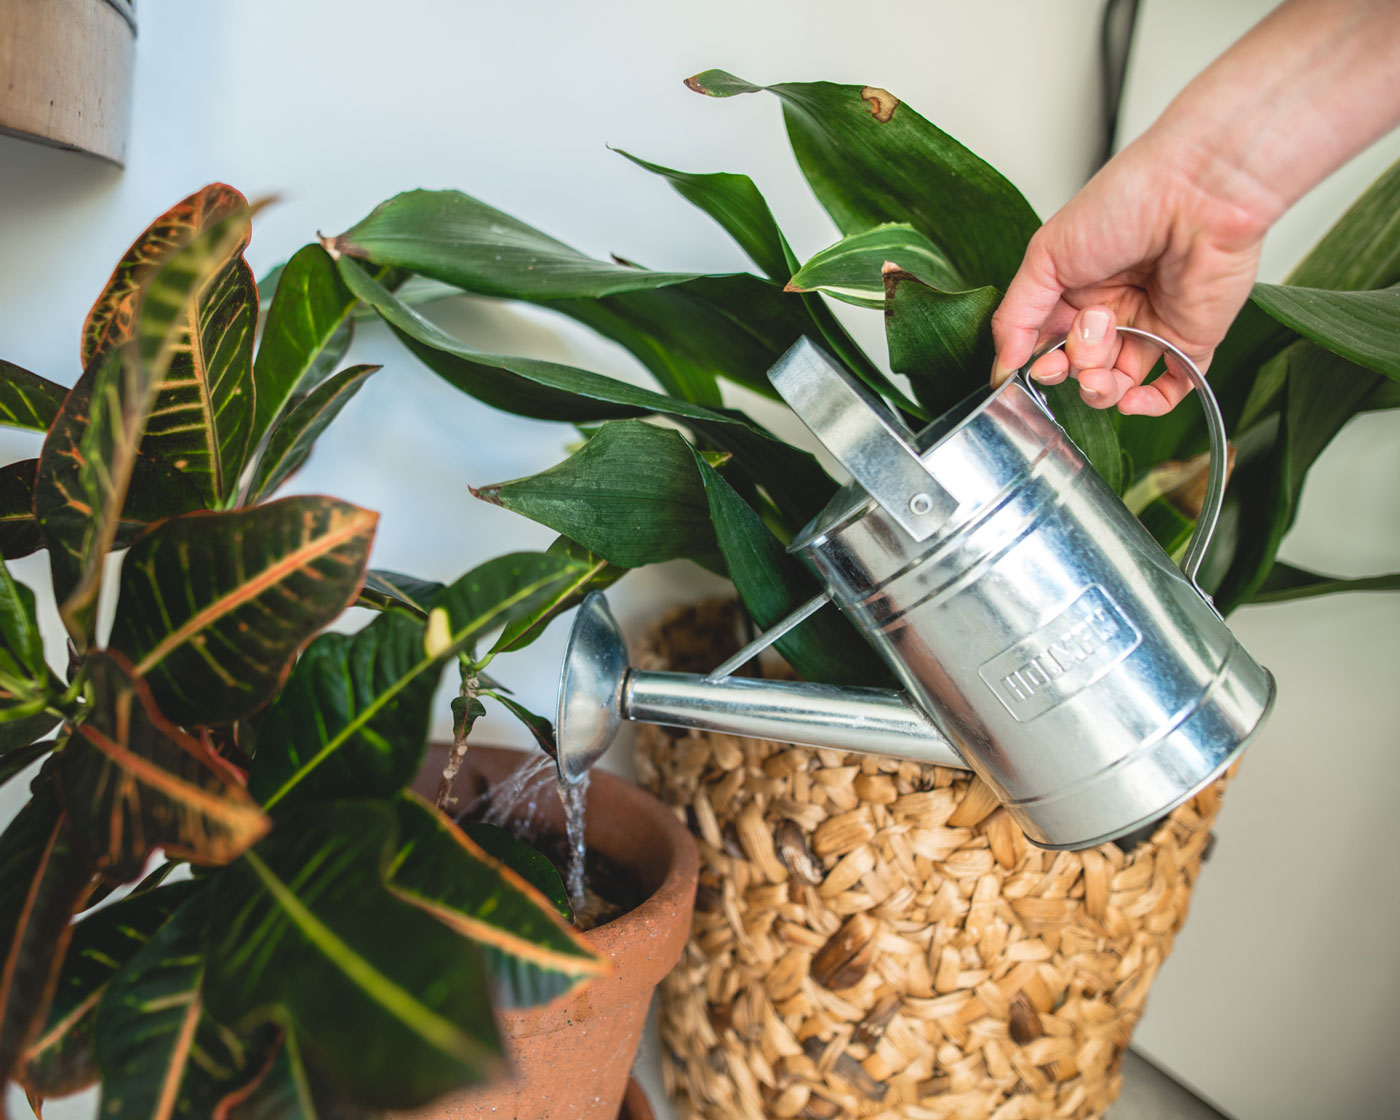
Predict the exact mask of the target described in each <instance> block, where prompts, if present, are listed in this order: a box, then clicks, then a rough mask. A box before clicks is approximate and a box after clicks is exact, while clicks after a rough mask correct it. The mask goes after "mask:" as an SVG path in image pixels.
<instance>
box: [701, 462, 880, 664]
mask: <svg viewBox="0 0 1400 1120" xmlns="http://www.w3.org/2000/svg"><path fill="white" fill-rule="evenodd" d="M695 461H696V465H697V467H698V469H699V471H700V478H701V480H702V482H703V484H704V487H705V496H706V498H707V499H708V502H709V506H710V516H711V518H713V520H714V527H715V536H716V537H717V538H718V540H719V546H720V549H721V551H722V552H723V553H724V558H725V561H726V563H727V564H728V567H729V577H730V578H731V579H732V580H733V581H734V586H735V588H736V589H737V590H738V592H739V597H740V598H741V599H743V601H744V606H745V607H746V608H747V609H748V612H749V614H750V615H751V616H752V617H753V620H754V622H755V623H757V624H758V626H759V627H760V628H765V627H768V626H772V625H773V624H774V623H775V622H778V621H779V620H780V619H782V618H783V617H784V616H785V615H787V614H789V613H790V612H791V611H793V610H795V609H796V608H797V607H800V606H801V605H802V604H803V603H805V602H807V600H809V599H811V598H812V597H813V596H814V595H816V594H817V592H818V591H819V590H821V589H820V587H819V586H818V585H817V581H816V579H815V578H814V577H813V576H812V575H811V574H810V573H809V572H808V571H807V570H806V569H805V568H804V567H803V566H802V564H801V563H800V562H799V561H798V560H797V558H796V557H794V556H789V555H788V553H787V550H786V549H784V548H783V546H782V545H781V544H780V543H779V542H778V539H777V538H776V537H775V536H773V534H772V533H771V532H770V531H769V529H768V527H767V526H766V525H764V524H763V521H762V519H761V518H760V517H759V516H758V514H756V513H755V512H754V511H753V510H752V509H751V508H749V506H747V505H746V504H745V503H744V500H743V499H742V498H741V497H739V495H738V494H737V493H736V492H735V491H734V488H733V487H732V486H730V485H729V483H728V482H726V481H725V480H724V479H723V478H722V477H721V476H720V474H719V472H718V471H716V470H715V469H714V468H713V467H711V466H710V465H709V464H708V463H706V462H705V461H704V459H703V458H701V457H700V456H698V455H697V456H696V459H695ZM777 649H778V652H779V653H781V654H782V655H783V656H784V657H785V658H787V661H788V664H790V665H791V666H792V667H793V668H794V669H796V670H797V672H798V673H800V674H801V675H802V676H803V677H805V678H807V679H808V680H812V681H821V682H825V683H829V684H884V683H887V682H888V681H889V671H888V670H887V669H886V668H885V667H884V665H883V664H882V663H881V662H880V661H879V660H878V659H877V658H876V656H875V653H874V651H873V650H871V648H870V646H869V645H868V644H867V643H866V642H865V640H864V639H863V638H862V637H860V635H859V634H857V633H856V631H855V630H854V629H853V628H852V627H851V625H850V623H849V622H847V621H846V620H845V619H844V618H843V617H842V616H841V614H840V613H839V612H838V611H835V610H833V609H831V608H830V607H827V608H824V609H822V610H820V611H818V612H817V613H816V614H814V615H813V616H812V617H811V618H809V619H808V620H807V621H806V622H804V623H802V625H800V626H798V627H796V628H795V629H793V630H792V631H790V632H789V633H788V634H786V635H785V636H784V637H782V638H780V639H778V642H777Z"/></svg>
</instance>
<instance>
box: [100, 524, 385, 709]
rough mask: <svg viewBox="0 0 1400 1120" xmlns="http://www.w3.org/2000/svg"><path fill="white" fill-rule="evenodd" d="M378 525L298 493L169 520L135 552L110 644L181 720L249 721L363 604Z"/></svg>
mask: <svg viewBox="0 0 1400 1120" xmlns="http://www.w3.org/2000/svg"><path fill="white" fill-rule="evenodd" d="M377 521H378V516H377V515H376V514H374V513H371V512H369V511H368V510H363V509H360V508H359V507H358V506H352V505H349V504H348V503H345V502H338V501H336V500H335V499H333V498H320V497H299V498H284V499H282V500H280V501H276V502H272V503H269V504H267V505H262V506H257V507H255V508H252V509H246V510H236V511H231V512H225V513H193V514H186V515H185V516H183V517H176V518H172V519H171V520H169V521H166V522H163V523H162V524H160V525H157V526H156V527H155V528H153V529H152V530H151V531H150V532H148V533H146V534H145V535H144V536H142V537H141V538H140V539H139V540H137V542H136V543H135V544H133V545H132V547H131V551H130V552H128V553H127V556H126V560H125V562H124V563H123V565H122V576H121V597H120V600H119V602H118V606H117V616H116V621H115V623H114V625H113V628H112V639H111V645H112V647H113V648H114V649H117V650H120V651H121V652H122V653H124V654H126V656H127V657H129V658H130V659H131V660H132V661H133V662H134V663H135V665H136V672H137V674H138V675H139V676H141V677H144V678H145V679H146V681H147V682H148V683H149V685H150V688H151V692H152V693H153V695H154V696H155V698H156V701H157V703H158V704H159V705H160V709H161V710H162V711H163V712H165V713H166V714H167V715H168V716H170V718H171V719H173V720H175V721H176V722H178V723H183V724H188V725H194V724H214V723H227V722H230V721H232V720H236V719H241V718H242V717H244V716H246V715H249V714H251V713H252V712H254V711H256V710H257V709H258V708H259V707H261V706H262V705H263V704H264V703H266V702H267V700H268V698H269V697H270V696H271V695H272V693H273V692H274V691H275V689H276V687H277V684H278V683H279V681H280V680H281V677H282V674H283V672H284V670H285V668H286V664H287V662H288V661H289V660H290V659H291V657H292V655H293V654H294V653H295V652H296V650H297V649H298V648H300V647H301V646H302V645H303V644H304V643H305V642H306V641H307V639H308V638H310V637H311V636H312V635H313V634H315V633H316V632H317V631H318V630H320V629H321V628H322V627H323V626H325V625H326V624H327V623H328V622H330V621H331V619H333V618H335V616H336V615H338V614H339V613H340V612H341V611H342V610H343V609H344V608H345V607H347V606H349V605H350V604H351V603H352V602H354V599H355V595H356V593H357V591H358V589H359V585H360V581H361V578H362V577H363V573H364V567H365V561H366V559H367V558H368V556H369V547H370V542H371V541H372V540H373V537H374V529H375V525H376V523H377Z"/></svg>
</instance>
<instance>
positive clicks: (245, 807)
mask: <svg viewBox="0 0 1400 1120" xmlns="http://www.w3.org/2000/svg"><path fill="white" fill-rule="evenodd" d="M86 667H87V672H88V675H89V680H90V687H91V690H92V707H91V709H90V710H89V712H88V715H87V718H86V719H85V720H83V722H82V723H80V724H78V725H77V727H75V728H74V729H73V734H72V735H71V736H70V737H69V739H68V744H67V746H66V747H65V748H64V749H63V752H62V754H61V755H60V759H61V762H62V769H61V771H60V775H59V789H60V791H61V793H62V795H63V804H64V807H65V808H66V809H67V810H68V814H69V816H70V817H71V818H72V832H73V842H74V845H75V847H76V848H77V849H78V851H79V852H80V853H81V854H82V855H83V857H84V858H85V859H86V861H87V863H88V865H89V866H90V867H92V868H94V869H95V870H97V871H99V872H100V873H101V874H102V876H103V877H104V878H106V879H107V880H109V881H114V882H126V881H129V880H131V879H134V878H136V877H137V876H138V875H139V874H140V873H141V868H142V867H143V866H145V863H146V860H147V858H148V857H149V856H150V854H151V853H152V852H153V851H155V849H157V848H164V849H165V853H166V855H167V856H169V857H170V858H172V859H185V860H189V861H191V862H193V863H200V864H222V863H227V862H228V861H229V860H231V859H235V858H237V856H238V855H239V853H240V852H242V851H243V850H244V849H245V848H246V847H248V845H249V844H252V843H254V842H255V841H256V840H257V839H258V838H259V837H260V836H262V835H263V833H264V832H266V831H267V827H268V822H267V818H266V817H264V816H263V814H262V812H261V811H260V810H259V809H258V807H257V805H255V804H254V803H253V800H252V798H250V797H249V796H248V793H247V791H246V790H245V789H244V788H243V783H242V781H241V779H240V778H239V776H238V774H237V773H236V772H235V771H234V770H233V768H232V767H231V766H230V765H229V764H228V763H227V762H225V761H224V760H223V759H222V758H220V757H219V756H218V755H217V754H215V753H214V752H213V751H212V750H210V749H209V748H208V747H207V746H205V745H204V744H203V743H201V742H200V741H199V740H198V739H195V738H194V737H193V736H191V735H188V734H186V733H185V732H184V731H181V730H180V729H179V728H178V727H176V726H175V725H174V724H172V723H170V722H169V721H168V720H167V719H165V717H164V716H162V715H161V714H160V713H159V711H157V710H156V708H155V706H154V704H153V703H152V700H151V696H150V693H149V691H148V690H147V689H146V687H145V682H144V681H142V680H140V679H137V678H135V677H134V676H133V675H132V672H131V668H130V665H129V663H127V662H126V661H125V659H124V658H122V657H121V656H120V655H119V654H116V653H114V652H111V651H99V652H95V653H92V654H90V655H89V656H88V659H87V663H86Z"/></svg>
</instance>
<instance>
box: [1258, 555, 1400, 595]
mask: <svg viewBox="0 0 1400 1120" xmlns="http://www.w3.org/2000/svg"><path fill="white" fill-rule="evenodd" d="M1340 591H1400V572H1392V573H1390V574H1389V575H1383V576H1361V577H1358V578H1352V579H1344V578H1342V577H1339V576H1325V575H1322V574H1321V573H1319V572H1309V571H1304V570H1303V569H1302V568H1295V567H1293V566H1292V565H1291V564H1280V563H1278V562H1277V561H1275V563H1274V566H1273V567H1272V568H1271V569H1270V570H1269V574H1268V576H1267V578H1265V580H1264V582H1263V583H1262V584H1260V585H1259V590H1258V591H1256V592H1255V593H1254V596H1253V598H1251V599H1250V602H1251V603H1283V602H1287V601H1288V600H1290V599H1308V598H1312V597H1313V596H1316V595H1333V594H1336V593H1337V592H1340Z"/></svg>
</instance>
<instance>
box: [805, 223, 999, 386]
mask: <svg viewBox="0 0 1400 1120" xmlns="http://www.w3.org/2000/svg"><path fill="white" fill-rule="evenodd" d="M887 264H893V265H897V266H898V267H899V269H900V270H902V271H903V272H906V273H908V274H909V275H910V276H913V277H916V278H917V279H919V280H921V281H922V282H923V283H925V284H927V285H929V286H930V287H933V288H938V289H940V290H942V291H944V292H957V291H959V290H961V289H962V288H964V287H965V286H966V285H965V283H964V281H963V279H962V277H961V276H959V275H958V274H957V272H955V271H954V270H953V267H952V265H950V264H949V263H948V259H947V257H946V256H944V254H943V252H942V250H940V249H939V248H938V246H937V245H935V244H934V243H933V242H932V241H930V240H929V239H928V238H927V237H925V236H924V235H923V234H922V233H920V232H919V231H918V230H916V229H915V228H914V227H913V226H911V225H909V224H908V223H907V222H889V223H886V224H884V225H879V226H875V227H873V228H872V229H867V230H861V231H860V232H859V233H853V234H851V235H850V236H848V237H844V238H842V239H841V240H840V241H838V242H837V243H836V244H835V245H831V246H829V247H827V248H825V249H823V250H821V251H820V252H819V253H816V254H815V255H813V256H812V257H811V258H809V259H808V260H807V261H806V263H804V264H803V265H802V267H801V268H799V269H798V270H797V271H796V272H795V273H793V275H792V278H791V279H790V280H789V281H788V288H789V290H791V291H797V292H811V291H822V292H826V293H827V294H828V295H832V296H835V297H836V298H837V299H844V300H846V301H847V302H849V303H854V304H856V305H857V306H860V307H878V306H880V305H881V304H882V303H883V301H884V299H885V296H886V292H885V287H886V285H885V281H884V278H883V277H884V272H885V266H886V265H887ZM988 368H990V367H988Z"/></svg>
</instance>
